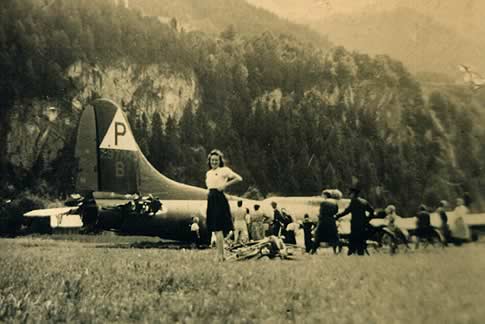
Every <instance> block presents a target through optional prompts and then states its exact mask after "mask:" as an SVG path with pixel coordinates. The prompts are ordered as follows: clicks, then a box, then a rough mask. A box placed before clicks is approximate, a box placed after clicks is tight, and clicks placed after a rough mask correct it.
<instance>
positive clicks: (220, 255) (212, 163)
mask: <svg viewBox="0 0 485 324" xmlns="http://www.w3.org/2000/svg"><path fill="white" fill-rule="evenodd" d="M207 164H208V166H209V168H210V169H209V171H207V173H206V179H205V183H206V185H207V189H209V194H208V198H207V218H206V221H207V230H208V231H209V232H215V236H216V247H217V259H218V260H219V261H224V232H226V233H227V232H229V231H231V230H234V225H233V222H232V216H231V210H230V208H229V203H228V201H227V198H226V196H225V195H224V190H225V189H226V188H227V187H228V186H230V185H233V184H235V183H237V182H240V181H242V177H241V176H240V175H239V174H237V173H235V172H234V171H232V170H231V169H230V168H228V167H226V166H224V155H223V154H222V152H221V151H219V150H212V151H211V152H210V153H209V155H208V157H207Z"/></svg>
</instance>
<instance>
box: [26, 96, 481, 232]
mask: <svg viewBox="0 0 485 324" xmlns="http://www.w3.org/2000/svg"><path fill="white" fill-rule="evenodd" d="M75 158H76V160H77V162H78V170H77V180H76V192H78V193H81V194H82V195H83V196H84V195H86V194H88V195H89V194H92V196H93V198H94V199H93V200H92V201H94V202H95V205H96V208H97V211H98V212H97V215H96V218H97V219H96V220H95V223H96V227H97V229H98V230H113V231H116V232H118V233H123V234H129V235H131V234H132V235H148V236H158V237H160V238H166V239H173V240H179V241H189V240H190V239H191V235H190V224H191V223H192V218H193V217H194V216H196V217H198V218H199V220H200V221H199V226H200V232H201V235H202V238H203V240H205V241H208V239H209V233H208V232H207V230H206V227H205V218H206V216H205V215H206V208H207V190H206V189H203V188H198V187H195V186H190V185H186V184H182V183H179V182H176V181H174V180H172V179H169V178H167V177H166V176H164V175H162V174H160V173H159V172H158V171H157V170H156V169H155V168H154V167H153V166H152V165H151V164H150V162H149V161H148V160H147V158H146V157H145V156H144V155H143V153H142V152H141V150H140V148H139V146H138V144H137V143H136V141H135V138H134V136H133V134H132V131H131V128H130V125H129V123H128V120H127V118H126V116H125V114H124V112H123V111H122V109H121V108H120V107H119V106H118V105H117V104H116V103H114V102H113V101H111V100H109V99H97V100H95V101H93V102H92V104H91V105H88V106H87V107H85V108H84V110H83V112H82V114H81V117H80V120H79V124H78V131H77V142H76V148H75ZM142 196H153V197H156V198H157V199H155V200H159V201H160V204H159V206H156V208H155V209H154V210H151V211H150V208H149V203H145V207H143V208H147V210H146V212H135V211H136V209H137V206H135V205H136V203H135V204H134V202H136V201H140V202H142V200H140V199H138V198H137V197H142ZM148 200H150V199H148ZM228 200H229V204H230V207H231V209H234V208H236V202H237V200H243V201H244V205H245V207H246V208H249V209H251V210H252V207H253V206H254V204H259V205H261V208H262V210H263V212H264V214H266V215H267V216H268V217H270V218H271V219H272V216H273V211H272V209H271V202H272V201H275V202H277V203H278V207H279V208H282V207H284V208H286V209H287V210H288V211H289V213H290V214H291V215H292V216H293V217H294V218H295V219H296V220H299V219H302V218H303V216H304V214H308V215H309V216H310V217H311V218H313V219H314V220H316V218H317V215H318V213H319V206H320V203H321V202H322V200H323V198H322V197H319V196H315V197H271V198H268V199H265V200H263V201H254V200H248V199H242V198H238V197H235V196H230V195H228ZM84 203H86V202H84ZM348 203H349V200H348V199H340V200H339V201H338V204H339V210H340V211H341V210H343V209H345V208H346V207H347V206H348ZM78 209H79V208H78V207H77V206H73V207H69V206H68V207H62V208H52V209H41V210H34V211H30V212H28V213H26V214H24V216H25V217H33V218H36V217H49V218H50V225H51V227H57V226H59V227H62V226H67V227H80V226H82V225H83V222H85V221H86V220H85V219H80V217H79V210H78ZM71 214H74V215H71ZM470 216H471V215H470ZM480 216H481V215H480ZM436 217H437V216H434V217H433V219H434V218H436ZM477 217H478V215H476V217H474V218H473V224H470V225H474V226H478V227H480V226H483V225H485V222H484V220H485V217H479V218H477ZM349 218H350V217H346V218H344V219H343V221H344V222H347V223H348V221H349ZM403 222H404V223H403V224H401V226H402V227H404V228H406V229H409V230H412V229H413V228H415V219H414V218H412V219H404V221H403ZM377 223H379V221H377ZM433 223H434V222H433ZM347 225H348V224H347ZM348 227H349V226H344V228H348Z"/></svg>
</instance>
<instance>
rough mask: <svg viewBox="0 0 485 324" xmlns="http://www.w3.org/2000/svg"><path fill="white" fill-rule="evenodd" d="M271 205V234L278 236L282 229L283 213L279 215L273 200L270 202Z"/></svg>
mask: <svg viewBox="0 0 485 324" xmlns="http://www.w3.org/2000/svg"><path fill="white" fill-rule="evenodd" d="M271 207H273V226H272V227H273V228H272V229H273V231H272V232H273V235H274V236H278V237H279V236H280V235H281V232H282V231H283V230H284V226H285V225H284V223H285V222H284V219H283V215H281V212H280V211H279V209H278V204H277V203H276V202H275V201H272V202H271Z"/></svg>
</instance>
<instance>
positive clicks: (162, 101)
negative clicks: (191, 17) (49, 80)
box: [2, 62, 198, 171]
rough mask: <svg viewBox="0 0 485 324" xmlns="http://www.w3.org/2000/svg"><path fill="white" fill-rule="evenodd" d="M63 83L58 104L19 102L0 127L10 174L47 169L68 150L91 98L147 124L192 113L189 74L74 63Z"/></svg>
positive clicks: (193, 92) (194, 97)
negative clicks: (68, 87) (67, 86)
mask: <svg viewBox="0 0 485 324" xmlns="http://www.w3.org/2000/svg"><path fill="white" fill-rule="evenodd" d="M66 78H67V79H69V80H70V81H71V84H72V86H73V87H72V89H73V90H72V92H70V93H69V94H66V96H65V97H64V98H53V99H40V98H34V99H31V100H28V101H27V100H22V101H18V102H16V103H15V105H14V107H12V109H9V113H8V114H7V115H6V118H5V120H4V121H3V125H2V127H7V129H8V130H7V132H6V134H7V135H6V139H5V144H6V145H5V147H4V148H3V151H4V156H3V158H4V159H5V161H6V162H8V163H9V164H10V165H11V166H13V167H14V168H15V169H17V170H19V171H22V170H23V171H30V170H31V169H32V168H33V167H34V166H37V167H40V168H41V169H45V168H48V167H49V165H50V164H51V162H53V161H54V160H56V159H57V158H58V157H59V155H60V154H61V152H62V151H63V150H64V149H65V148H66V146H68V145H71V146H72V145H74V144H75V135H76V134H75V133H76V126H77V122H78V119H79V116H80V112H81V111H82V108H83V106H84V105H86V104H87V103H88V102H89V101H90V100H91V99H93V98H96V97H105V98H110V99H112V100H113V101H115V102H117V103H118V104H120V105H121V106H122V107H123V109H125V110H126V111H128V112H129V113H130V114H131V115H132V116H141V115H142V114H143V113H145V114H146V117H147V120H148V122H150V121H151V120H152V118H151V117H152V116H153V114H154V113H159V114H160V116H161V117H162V120H163V121H165V120H166V119H167V118H168V116H173V117H175V118H176V119H178V118H180V116H181V114H182V112H183V109H184V107H185V106H186V105H187V104H188V103H189V102H192V103H193V104H194V105H195V108H197V103H198V100H197V97H198V88H197V82H196V78H195V76H194V74H192V73H185V74H181V73H174V72H171V71H169V69H164V68H162V67H160V66H158V65H146V66H141V65H134V64H129V63H128V62H117V63H115V64H112V65H109V66H100V65H88V64H86V63H83V62H78V63H76V64H74V65H72V66H71V67H70V68H69V69H67V71H66ZM149 126H150V125H147V127H149Z"/></svg>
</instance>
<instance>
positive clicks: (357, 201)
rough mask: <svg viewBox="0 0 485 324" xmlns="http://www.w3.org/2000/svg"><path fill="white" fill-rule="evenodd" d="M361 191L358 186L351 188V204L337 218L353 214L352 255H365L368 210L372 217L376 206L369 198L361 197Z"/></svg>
mask: <svg viewBox="0 0 485 324" xmlns="http://www.w3.org/2000/svg"><path fill="white" fill-rule="evenodd" d="M359 193H360V190H359V189H358V188H351V189H350V198H351V200H350V204H349V206H348V207H347V208H346V209H345V210H344V211H343V212H341V213H338V214H337V215H336V219H339V218H340V217H343V216H345V215H347V214H349V213H351V214H352V219H351V221H350V238H349V252H348V255H352V254H354V253H355V252H357V254H358V255H364V252H365V250H366V239H367V238H366V226H367V224H368V218H367V214H366V212H367V213H369V216H370V217H372V216H373V215H374V208H373V207H372V206H371V204H369V202H368V201H367V200H365V199H363V198H361V197H359Z"/></svg>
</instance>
